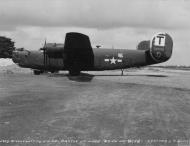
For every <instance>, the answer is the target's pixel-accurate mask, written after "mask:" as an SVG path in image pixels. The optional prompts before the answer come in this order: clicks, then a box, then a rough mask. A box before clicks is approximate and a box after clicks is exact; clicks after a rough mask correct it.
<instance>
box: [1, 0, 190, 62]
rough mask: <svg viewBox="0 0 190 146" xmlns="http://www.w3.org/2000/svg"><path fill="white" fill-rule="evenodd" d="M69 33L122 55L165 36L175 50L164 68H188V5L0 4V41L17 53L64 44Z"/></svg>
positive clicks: (148, 1)
mask: <svg viewBox="0 0 190 146" xmlns="http://www.w3.org/2000/svg"><path fill="white" fill-rule="evenodd" d="M69 31H77V32H81V33H85V34H87V35H89V37H90V39H91V43H92V46H96V45H97V44H99V45H102V46H103V47H110V48H112V47H114V48H126V49H136V45H137V44H138V42H140V41H142V40H148V39H150V38H151V37H152V36H153V35H154V34H155V33H157V32H167V33H169V34H170V35H171V36H172V38H173V41H174V48H173V49H174V50H173V55H172V58H171V59H170V60H169V61H168V62H166V63H164V65H165V64H167V65H190V2H189V0H0V36H7V37H10V38H12V39H13V41H15V42H16V44H15V45H16V47H24V48H25V49H29V50H37V49H39V48H40V47H42V45H43V44H44V40H45V38H46V39H47V42H58V43H64V37H65V33H66V32H69ZM1 62H3V63H5V62H7V61H5V60H3V61H1ZM0 64H1V63H0Z"/></svg>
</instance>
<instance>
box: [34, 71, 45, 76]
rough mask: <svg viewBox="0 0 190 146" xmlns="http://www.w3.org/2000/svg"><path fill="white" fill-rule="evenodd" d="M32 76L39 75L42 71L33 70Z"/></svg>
mask: <svg viewBox="0 0 190 146" xmlns="http://www.w3.org/2000/svg"><path fill="white" fill-rule="evenodd" d="M33 72H34V75H40V74H41V73H43V71H41V70H34V71H33Z"/></svg>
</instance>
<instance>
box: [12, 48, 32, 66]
mask: <svg viewBox="0 0 190 146" xmlns="http://www.w3.org/2000/svg"><path fill="white" fill-rule="evenodd" d="M28 54H29V52H28V51H26V50H16V51H13V53H12V60H13V62H14V63H16V64H18V65H20V66H22V64H24V63H25V60H26V58H27V56H28Z"/></svg>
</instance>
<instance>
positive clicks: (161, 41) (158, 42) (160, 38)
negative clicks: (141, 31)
mask: <svg viewBox="0 0 190 146" xmlns="http://www.w3.org/2000/svg"><path fill="white" fill-rule="evenodd" d="M165 40H166V36H165V35H157V36H155V39H154V46H160V47H164V46H165Z"/></svg>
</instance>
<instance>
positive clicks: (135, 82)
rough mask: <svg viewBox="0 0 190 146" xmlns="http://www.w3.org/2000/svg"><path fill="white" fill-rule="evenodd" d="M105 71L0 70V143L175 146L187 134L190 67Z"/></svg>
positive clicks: (66, 145) (189, 116) (189, 130)
mask: <svg viewBox="0 0 190 146" xmlns="http://www.w3.org/2000/svg"><path fill="white" fill-rule="evenodd" d="M108 73H109V72H102V73H96V72H92V74H91V75H89V74H82V75H81V76H80V77H69V76H68V75H66V74H54V75H49V74H45V75H40V76H34V75H32V74H26V73H25V74H22V73H13V74H0V145H9V146H13V145H14V146H20V145H21V146H24V145H27V146H33V145H40V146H62V145H65V146H70V145H72V146H100V145H101V146H102V145H103V146H108V145H109V146H116V145H118V146H123V145H125V146H126V145H127V146H128V145H129V146H136V145H138V146H161V145H162V146H175V145H176V146H180V143H179V142H177V140H178V141H179V140H181V141H182V140H189V137H190V86H189V84H190V82H189V80H190V78H189V77H190V73H187V72H185V73H178V72H177V73H176V72H174V73H173V72H172V73H171V72H169V73H168V72H163V71H162V72H158V71H156V74H155V72H153V71H149V72H148V73H147V70H146V71H142V70H141V71H139V72H138V71H137V72H136V71H135V72H132V71H131V72H129V73H127V75H125V76H118V75H119V72H118V73H117V72H114V73H110V74H111V76H108V75H107V74H108ZM96 75H97V76H96ZM180 77H181V78H180ZM188 79H189V80H188ZM2 140H9V141H7V142H9V143H7V144H6V143H5V141H4V142H3V141H2ZM10 140H24V143H23V142H21V141H20V142H19V141H17V142H15V141H12V142H11V141H10ZM48 140H49V141H48ZM53 140H54V141H53ZM108 140H110V141H108ZM153 140H154V141H153ZM27 141H28V142H27ZM43 142H44V143H43Z"/></svg>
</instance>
